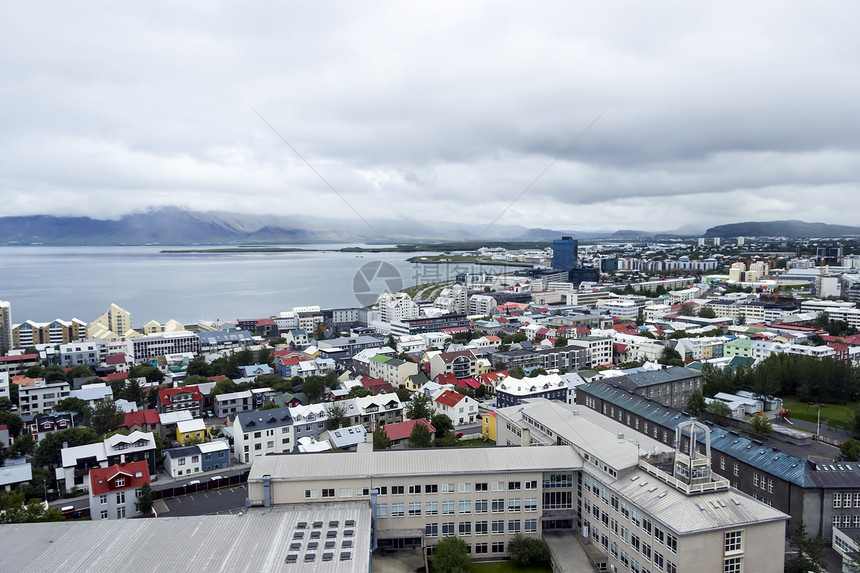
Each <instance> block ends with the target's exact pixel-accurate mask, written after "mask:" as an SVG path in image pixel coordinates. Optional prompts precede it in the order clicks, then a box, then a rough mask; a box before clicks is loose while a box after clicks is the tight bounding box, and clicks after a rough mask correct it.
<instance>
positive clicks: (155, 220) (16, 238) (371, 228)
mask: <svg viewBox="0 0 860 573" xmlns="http://www.w3.org/2000/svg"><path fill="white" fill-rule="evenodd" d="M378 231H380V232H378ZM703 234H704V236H705V237H737V236H746V237H754V236H781V237H789V238H799V237H839V236H845V235H854V234H860V228H858V227H849V226H844V225H828V224H825V223H805V222H803V221H770V222H748V223H733V224H729V225H719V226H716V227H712V228H710V229H707V230H706V231H703V230H702V229H701V228H697V227H696V226H694V225H685V226H683V227H681V228H679V229H675V230H673V231H665V232H660V233H654V232H648V231H638V230H617V231H609V230H607V231H575V230H557V229H546V228H532V229H529V228H526V227H521V226H517V225H495V226H493V227H491V228H490V230H489V232H486V233H485V227H484V226H482V225H477V226H469V225H466V224H462V223H448V222H444V221H435V220H434V221H421V220H416V219H396V220H386V219H371V220H367V221H363V220H345V221H344V220H334V219H325V218H320V217H306V216H280V215H245V214H237V213H225V212H197V211H187V210H184V209H180V208H176V207H164V208H159V209H150V210H147V211H144V212H138V213H132V214H128V215H125V216H123V217H122V218H120V219H116V220H103V219H92V218H89V217H55V216H50V215H33V216H21V217H0V244H4V245H16V244H25V245H33V244H37V245H38V244H43V245H146V244H161V245H238V244H299V243H359V242H361V243H364V242H367V243H377V244H384V243H397V242H432V241H440V240H445V241H475V240H481V239H484V240H488V241H492V240H517V241H551V240H553V239H557V238H559V237H561V236H572V237H574V238H577V239H584V240H588V239H615V240H636V239H639V240H648V239H655V238H669V237H698V236H702V235H703Z"/></svg>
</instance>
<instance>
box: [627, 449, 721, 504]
mask: <svg viewBox="0 0 860 573" xmlns="http://www.w3.org/2000/svg"><path fill="white" fill-rule="evenodd" d="M639 469H641V470H642V471H645V472H647V473H648V474H650V475H652V476H654V477H655V478H657V479H659V480H660V481H663V482H665V483H667V484H669V485H670V486H672V487H673V488H675V489H677V490H679V491H682V492H684V493H685V494H687V495H694V494H699V493H706V492H714V491H727V490H728V489H729V485H730V484H729V480H727V479H726V478H724V477H721V476H718V475H716V474H711V479H710V480H709V481H706V482H702V483H691V484H690V483H686V482H683V481H681V480H679V479H677V478H675V477H674V476H672V475H671V474H669V473H667V472H665V471H664V470H662V469H660V468H658V467H657V466H653V465H651V464H649V463H648V462H646V461H645V460H644V459H641V458H640V460H639Z"/></svg>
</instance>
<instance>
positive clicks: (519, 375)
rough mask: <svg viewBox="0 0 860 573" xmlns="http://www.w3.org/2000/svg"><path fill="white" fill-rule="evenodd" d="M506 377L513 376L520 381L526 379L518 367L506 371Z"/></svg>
mask: <svg viewBox="0 0 860 573" xmlns="http://www.w3.org/2000/svg"><path fill="white" fill-rule="evenodd" d="M508 376H513V377H514V378H518V379H520V380H522V379H523V378H525V377H526V373H525V372H523V369H522V368H520V367H519V366H514V367H513V368H509V369H508Z"/></svg>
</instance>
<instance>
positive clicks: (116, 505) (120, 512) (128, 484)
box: [90, 462, 150, 521]
mask: <svg viewBox="0 0 860 573" xmlns="http://www.w3.org/2000/svg"><path fill="white" fill-rule="evenodd" d="M149 480H150V478H149V471H147V467H146V462H129V463H121V464H117V465H113V466H109V467H106V468H98V469H92V470H90V483H91V484H92V487H91V489H90V517H91V518H92V520H93V521H100V520H102V519H125V518H128V517H136V516H138V515H141V513H140V511H138V509H137V507H136V502H137V500H138V499H139V498H140V495H141V491H142V488H143V486H144V485H146V484H148V483H149Z"/></svg>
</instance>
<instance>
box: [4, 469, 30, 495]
mask: <svg viewBox="0 0 860 573" xmlns="http://www.w3.org/2000/svg"><path fill="white" fill-rule="evenodd" d="M32 480H33V467H32V466H31V465H30V464H28V463H25V464H12V463H7V464H6V465H4V466H3V469H2V470H0V489H2V490H3V491H6V492H9V491H12V488H14V487H15V486H18V485H22V484H25V483H30V482H31V481H32Z"/></svg>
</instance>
